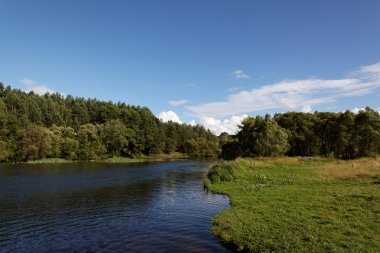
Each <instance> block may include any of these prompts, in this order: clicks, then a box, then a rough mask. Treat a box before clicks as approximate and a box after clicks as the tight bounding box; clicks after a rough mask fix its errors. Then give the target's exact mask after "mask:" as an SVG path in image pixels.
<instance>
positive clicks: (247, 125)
mask: <svg viewBox="0 0 380 253" xmlns="http://www.w3.org/2000/svg"><path fill="white" fill-rule="evenodd" d="M239 128H240V131H239V132H238V134H237V137H238V141H239V142H240V143H241V145H242V152H243V155H245V156H277V155H282V154H284V153H285V152H286V151H287V150H288V149H289V144H288V142H287V138H288V136H287V134H286V132H285V130H284V129H282V128H281V127H280V126H278V125H277V123H276V122H275V121H274V120H272V119H271V118H270V115H268V114H267V115H266V116H265V118H262V117H260V116H256V118H252V117H248V118H246V119H244V120H243V122H242V124H241V126H240V127H239Z"/></svg>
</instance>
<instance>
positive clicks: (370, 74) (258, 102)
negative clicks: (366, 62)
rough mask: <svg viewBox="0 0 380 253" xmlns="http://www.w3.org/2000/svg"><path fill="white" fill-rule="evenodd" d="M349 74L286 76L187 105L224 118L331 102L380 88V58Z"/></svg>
mask: <svg viewBox="0 0 380 253" xmlns="http://www.w3.org/2000/svg"><path fill="white" fill-rule="evenodd" d="M350 76H351V77H350V78H342V79H336V80H323V79H314V78H311V79H304V80H284V81H281V82H278V83H274V84H270V85H265V86H262V87H260V88H256V89H252V90H248V91H240V92H237V93H234V94H231V95H230V96H229V97H228V98H227V100H225V101H218V102H211V103H206V104H200V105H195V106H187V107H186V108H187V109H188V110H190V111H191V112H192V114H193V115H194V116H197V117H200V118H201V117H214V118H221V117H228V116H231V115H240V114H243V113H250V112H255V111H262V110H270V109H287V110H302V109H311V107H312V106H313V105H318V104H324V103H331V102H334V101H336V100H337V99H338V98H341V97H354V96H363V95H366V94H370V93H373V92H374V91H375V90H376V89H378V88H380V62H379V63H376V64H373V65H370V66H364V67H361V68H359V69H358V70H357V71H355V72H353V73H351V75H350ZM305 105H307V106H306V107H305ZM309 107H310V108H309Z"/></svg>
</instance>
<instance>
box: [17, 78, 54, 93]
mask: <svg viewBox="0 0 380 253" xmlns="http://www.w3.org/2000/svg"><path fill="white" fill-rule="evenodd" d="M20 82H21V83H22V84H25V85H26V89H25V92H31V91H33V92H34V93H36V94H38V95H44V94H46V93H50V94H52V93H55V92H56V91H54V90H52V89H50V88H48V87H47V86H46V85H44V84H40V83H38V82H36V81H34V80H32V79H27V78H25V79H22V80H20Z"/></svg>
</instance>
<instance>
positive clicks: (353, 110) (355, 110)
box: [350, 107, 365, 114]
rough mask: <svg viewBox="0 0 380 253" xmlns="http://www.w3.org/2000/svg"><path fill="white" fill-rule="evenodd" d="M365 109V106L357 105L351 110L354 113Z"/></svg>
mask: <svg viewBox="0 0 380 253" xmlns="http://www.w3.org/2000/svg"><path fill="white" fill-rule="evenodd" d="M364 110H365V108H363V107H362V108H357V107H355V108H353V109H351V110H350V111H351V112H353V113H354V114H358V113H359V112H360V111H364Z"/></svg>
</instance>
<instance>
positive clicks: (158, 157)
mask: <svg viewBox="0 0 380 253" xmlns="http://www.w3.org/2000/svg"><path fill="white" fill-rule="evenodd" d="M184 159H189V156H188V155H187V154H184V153H178V152H173V153H170V154H163V153H162V154H154V155H150V156H146V155H141V156H139V157H136V158H129V157H120V156H114V157H110V158H106V159H102V160H91V161H90V162H103V163H138V162H164V161H175V160H184ZM71 162H88V161H82V160H68V159H62V158H44V159H40V160H33V161H27V162H25V163H29V164H40V163H71Z"/></svg>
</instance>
